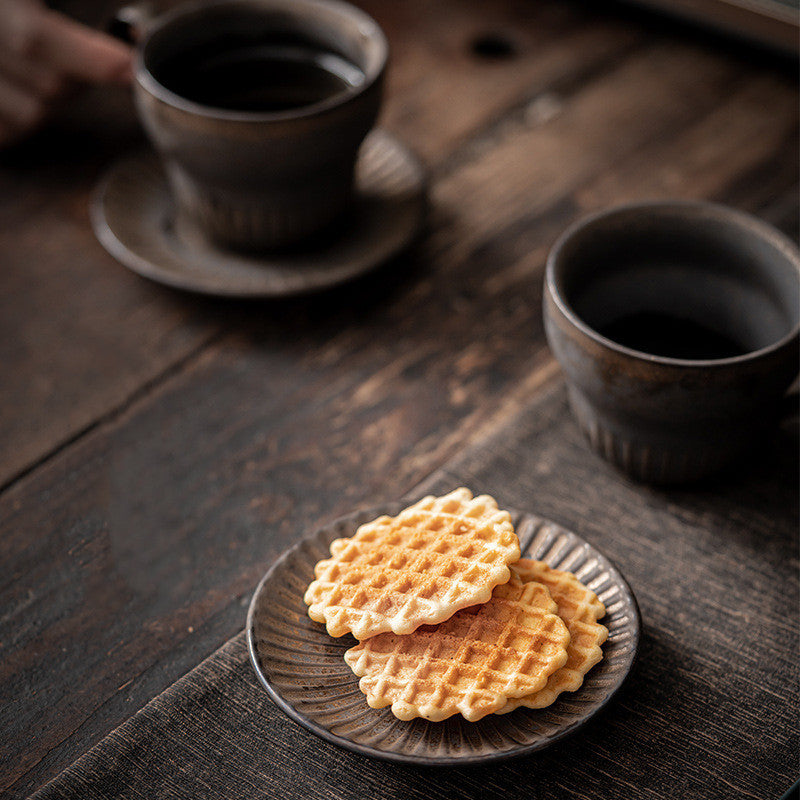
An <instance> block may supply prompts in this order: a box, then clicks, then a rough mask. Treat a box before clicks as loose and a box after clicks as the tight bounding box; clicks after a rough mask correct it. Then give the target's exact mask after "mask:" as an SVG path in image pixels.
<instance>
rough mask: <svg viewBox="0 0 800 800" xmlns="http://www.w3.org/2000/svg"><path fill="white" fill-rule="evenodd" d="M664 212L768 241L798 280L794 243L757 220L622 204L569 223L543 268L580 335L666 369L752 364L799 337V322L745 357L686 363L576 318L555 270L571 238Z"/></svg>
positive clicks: (677, 205) (659, 204)
mask: <svg viewBox="0 0 800 800" xmlns="http://www.w3.org/2000/svg"><path fill="white" fill-rule="evenodd" d="M666 209H674V210H676V211H679V210H683V211H687V210H688V211H692V212H693V213H696V214H698V215H702V216H703V217H705V218H709V217H712V218H715V219H717V220H720V221H724V222H728V223H732V224H734V225H736V226H737V227H739V228H747V229H748V231H749V232H750V234H752V235H755V236H757V237H759V238H761V239H763V240H768V241H770V242H771V243H772V244H773V245H774V246H775V247H776V248H777V249H778V250H780V252H781V253H782V254H783V255H784V256H785V257H786V258H787V260H788V261H790V262H791V263H792V264H793V265H794V268H795V270H796V271H797V273H798V277H799V278H800V250H798V248H797V247H796V245H795V244H794V242H792V240H791V239H789V237H788V236H786V235H785V234H783V233H781V231H779V230H778V229H777V228H775V227H773V226H772V225H770V224H769V223H768V222H765V221H764V220H762V219H759V218H758V217H755V216H753V215H752V214H748V213H747V212H745V211H740V210H739V209H735V208H731V207H730V206H725V205H722V204H721V203H713V202H709V201H705V200H646V201H636V202H630V203H622V204H620V205H616V206H612V207H611V208H607V209H603V210H601V211H596V212H594V213H592V214H589V215H588V216H586V217H583V218H581V219H579V220H577V221H576V222H574V223H572V224H571V225H570V226H569V227H568V228H567V229H566V230H565V231H564V232H563V233H562V234H561V235H560V236H559V237H558V239H557V240H556V242H555V244H554V245H553V246H552V248H551V249H550V252H549V254H548V256H547V263H546V266H545V286H546V289H547V292H548V293H549V295H550V297H551V298H552V300H553V302H554V303H555V304H556V306H557V307H558V310H559V311H560V312H561V314H562V315H563V316H564V317H565V318H566V319H567V320H568V321H569V322H570V323H571V324H572V325H573V326H574V327H575V328H577V329H578V330H579V331H580V332H581V333H583V334H584V335H585V336H587V337H589V338H590V339H591V340H593V341H594V342H595V343H597V344H598V345H600V346H602V347H605V348H607V349H609V350H612V351H614V352H616V353H619V354H620V355H624V356H627V357H629V358H632V359H636V360H639V361H644V362H646V363H648V364H661V365H664V366H669V367H681V368H687V367H688V368H708V367H725V366H732V365H738V364H743V363H747V362H749V361H755V360H757V359H759V358H762V357H763V356H766V355H769V354H771V353H774V352H776V351H778V350H780V349H782V348H783V347H785V346H786V345H788V344H790V343H791V342H792V340H794V339H797V338H798V336H800V320H798V322H797V323H795V325H794V326H793V327H792V328H791V330H790V331H789V332H788V333H786V334H785V335H784V336H782V337H781V338H780V339H778V340H776V341H775V342H772V343H771V344H768V345H766V346H764V347H761V348H759V349H758V350H750V351H748V352H747V353H742V354H741V355H738V356H730V357H728V358H714V359H688V358H673V357H670V356H659V355H654V354H652V353H646V352H644V351H643V350H635V349H633V348H632V347H626V346H625V345H622V344H619V343H618V342H615V341H614V340H613V339H609V338H608V337H606V336H603V335H602V334H601V333H599V332H598V331H596V330H595V329H594V328H592V327H591V326H590V325H588V324H587V323H586V322H584V320H583V319H582V318H581V317H580V316H579V315H578V314H577V312H576V311H575V310H574V309H573V308H572V306H571V305H570V304H569V303H568V302H567V299H566V298H565V297H564V295H563V294H562V292H561V290H560V287H559V286H558V284H557V281H556V276H555V270H556V266H557V264H558V262H559V260H560V256H561V253H562V251H563V249H564V247H565V246H566V245H567V243H568V242H570V241H571V240H572V239H573V237H574V236H576V235H577V234H578V233H580V232H582V231H583V230H585V229H586V228H588V227H589V226H591V225H595V224H597V223H599V222H602V221H603V220H605V219H608V218H611V217H614V216H617V215H619V214H624V213H630V212H632V211H659V210H666Z"/></svg>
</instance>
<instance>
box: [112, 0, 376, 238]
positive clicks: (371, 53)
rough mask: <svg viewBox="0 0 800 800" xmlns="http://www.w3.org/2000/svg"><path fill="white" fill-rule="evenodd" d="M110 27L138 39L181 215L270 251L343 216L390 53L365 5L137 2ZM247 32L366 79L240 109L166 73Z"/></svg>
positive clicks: (155, 137) (141, 85) (149, 121)
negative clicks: (202, 96)
mask: <svg viewBox="0 0 800 800" xmlns="http://www.w3.org/2000/svg"><path fill="white" fill-rule="evenodd" d="M112 24H113V28H112V29H113V30H114V31H115V32H116V33H117V35H121V36H124V37H125V38H129V39H132V40H134V41H135V42H136V58H135V68H134V74H135V88H134V92H135V98H136V104H137V107H138V110H139V114H140V117H141V120H142V123H143V125H144V127H145V130H146V131H147V134H148V136H149V138H150V139H151V141H152V143H153V145H154V146H155V148H156V150H157V151H158V153H159V154H160V156H161V158H162V160H163V162H164V166H165V168H166V172H167V177H168V179H169V182H170V186H171V188H172V191H173V193H174V196H175V200H176V205H177V208H178V216H179V222H180V223H189V224H190V225H192V226H193V227H194V228H195V229H196V230H199V231H201V232H203V233H204V234H205V235H207V236H208V237H209V238H211V239H212V240H214V241H215V242H217V243H218V244H220V245H222V246H228V247H232V248H235V249H244V250H268V249H273V248H276V247H283V246H286V245H291V244H294V243H297V242H298V241H300V240H306V239H307V238H308V237H311V236H314V235H315V234H317V233H319V232H321V231H323V230H325V229H327V228H330V227H331V226H332V225H333V224H334V223H335V222H336V220H337V219H339V218H340V217H341V216H342V215H343V214H344V212H345V211H346V210H347V208H348V206H349V204H350V202H351V199H352V193H353V180H354V169H355V163H356V157H357V154H358V149H359V146H360V145H361V142H362V141H363V139H364V137H365V136H366V134H367V133H368V132H369V130H370V128H372V126H373V125H374V123H375V119H376V117H377V114H378V110H379V107H380V103H381V92H382V84H383V77H384V72H385V68H386V61H387V57H388V45H387V42H386V38H385V36H384V35H383V32H382V31H381V29H380V28H379V27H378V25H377V23H375V21H374V20H373V19H371V18H370V17H369V16H368V15H367V14H365V13H364V12H362V11H360V10H359V9H357V8H355V7H354V6H351V5H349V4H348V3H344V2H339V0H212V1H211V2H207V1H204V2H194V3H188V4H184V5H180V6H178V7H177V8H175V9H174V10H172V11H170V12H168V13H165V14H161V15H157V16H152V15H151V14H150V12H149V7H148V6H147V5H141V4H140V5H134V6H129V7H126V8H124V9H122V10H121V11H119V12H118V13H117V15H116V18H115V21H114V23H112ZM240 41H241V42H243V43H245V45H248V46H252V44H253V43H256V44H257V43H259V42H262V41H263V42H273V43H275V42H277V43H278V45H280V46H284V45H286V46H290V47H294V48H297V47H304V48H308V49H315V50H319V51H320V52H324V53H326V54H334V55H335V56H336V57H338V58H341V59H343V60H344V61H345V62H346V63H348V64H349V65H352V66H354V67H355V68H356V70H357V71H358V72H359V73H360V75H361V76H362V79H360V80H359V81H358V82H356V83H354V84H353V85H348V86H346V88H344V89H342V90H341V91H338V92H335V93H332V94H331V95H330V96H327V97H323V98H322V99H320V100H318V101H317V102H311V103H310V104H308V105H298V106H297V107H293V108H288V109H282V110H261V109H259V110H252V109H250V110H239V109H236V108H223V107H218V106H215V105H210V104H207V103H204V102H198V101H197V100H196V99H192V98H190V97H187V96H185V95H186V93H185V92H184V93H183V94H182V93H181V90H180V89H177V90H173V89H175V86H174V85H173V86H172V88H171V86H170V81H169V80H167V78H165V77H164V76H165V74H167V75H168V65H169V64H171V63H175V59H176V57H177V58H178V59H180V58H181V56H182V54H184V53H185V54H187V55H186V58H193V57H194V55H193V54H196V53H198V52H204V48H206V49H207V50H208V51H211V52H213V49H214V48H215V47H227V48H229V49H231V48H233V49H235V48H236V46H237V42H240ZM243 46H244V45H243ZM162 80H163V82H162ZM234 88H235V87H234Z"/></svg>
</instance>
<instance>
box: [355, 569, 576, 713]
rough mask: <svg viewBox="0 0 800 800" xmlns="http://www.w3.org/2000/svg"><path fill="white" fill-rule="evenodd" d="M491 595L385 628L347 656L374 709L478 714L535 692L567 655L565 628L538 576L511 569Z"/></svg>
mask: <svg viewBox="0 0 800 800" xmlns="http://www.w3.org/2000/svg"><path fill="white" fill-rule="evenodd" d="M511 572H512V576H511V579H510V580H509V581H508V583H505V584H503V585H502V586H498V587H497V588H496V589H495V590H494V592H493V594H492V597H491V599H490V600H489V601H488V602H487V603H484V604H483V605H480V606H473V607H471V608H467V609H464V610H463V611H459V612H458V613H457V614H455V615H454V616H453V617H451V618H450V619H449V620H447V621H446V622H442V623H441V624H439V625H436V626H428V625H426V626H424V627H422V628H418V629H417V630H416V631H414V633H410V634H408V635H406V636H398V635H396V634H393V633H382V634H380V636H374V637H372V638H371V639H367V641H365V642H359V644H357V645H356V646H355V647H351V648H350V649H349V650H348V651H347V652H346V653H345V655H344V659H345V661H346V662H347V663H348V664H349V665H350V667H351V668H352V670H353V672H355V674H356V675H358V676H359V677H360V678H361V680H360V681H359V684H358V685H359V688H360V689H361V691H362V692H364V694H365V695H366V696H367V702H368V703H369V705H370V706H372V708H383V707H384V706H388V705H391V707H392V713H393V714H394V715H395V716H396V717H398V718H399V719H412V718H414V717H423V718H425V719H429V720H432V721H438V720H442V719H447V717H450V716H452V715H453V714H457V713H460V714H462V715H463V716H464V717H465V718H466V719H468V720H471V721H474V720H478V719H481V718H482V717H484V716H486V715H487V714H491V713H492V712H493V711H497V710H498V709H499V708H502V706H503V705H505V703H506V700H507V698H509V697H521V696H522V695H527V694H532V693H534V692H538V691H539V690H540V689H542V688H543V687H544V686H545V684H546V683H547V679H548V677H549V676H550V675H551V674H552V673H553V672H555V671H556V670H558V669H560V668H561V667H562V666H563V665H564V664H565V663H566V660H567V651H566V647H567V645H568V644H569V633H568V631H567V628H566V626H565V625H564V623H563V622H562V621H561V620H560V619H559V617H558V616H557V615H556V614H555V611H556V604H555V603H554V602H553V599H552V598H551V597H550V595H549V593H548V591H547V589H546V588H545V587H544V586H543V585H542V584H540V583H534V582H528V583H524V582H523V581H522V580H521V579H520V578H519V577H517V575H516V574H515V573H514V568H513V567H512V568H511Z"/></svg>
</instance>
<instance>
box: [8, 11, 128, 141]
mask: <svg viewBox="0 0 800 800" xmlns="http://www.w3.org/2000/svg"><path fill="white" fill-rule="evenodd" d="M130 76H131V51H130V48H129V47H127V46H126V45H124V44H122V42H119V41H117V40H116V39H113V38H112V37H110V36H107V35H106V34H103V33H100V32H99V31H95V30H92V29H91V28H87V27H86V26H85V25H81V24H80V23H78V22H75V21H74V20H71V19H69V18H68V17H65V16H64V15H63V14H59V13H58V12H56V11H51V10H50V9H48V8H46V7H45V6H44V5H43V4H42V2H41V1H40V0H0V146H2V145H5V144H9V143H11V142H13V141H15V140H17V139H19V138H21V137H22V136H24V135H25V134H26V133H28V132H30V131H32V130H33V129H35V128H36V127H38V126H39V125H41V123H42V122H43V121H44V120H45V119H46V118H47V115H48V113H49V112H50V111H51V109H52V108H53V106H54V104H55V103H56V102H57V101H58V100H59V99H60V98H62V97H64V96H65V95H66V94H68V93H69V91H70V90H71V89H72V88H74V87H75V86H76V85H79V84H81V83H128V82H129V81H130Z"/></svg>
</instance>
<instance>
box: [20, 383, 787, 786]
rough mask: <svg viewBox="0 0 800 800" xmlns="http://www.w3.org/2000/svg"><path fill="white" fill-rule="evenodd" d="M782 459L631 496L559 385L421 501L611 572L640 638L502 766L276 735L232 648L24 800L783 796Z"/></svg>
mask: <svg viewBox="0 0 800 800" xmlns="http://www.w3.org/2000/svg"><path fill="white" fill-rule="evenodd" d="M797 455H798V454H797V448H796V447H795V446H794V444H793V443H792V441H791V440H790V439H788V438H783V439H781V438H777V439H776V440H775V441H774V442H772V446H771V447H770V448H768V449H767V450H766V451H765V452H764V454H763V457H762V458H759V459H757V460H754V461H753V462H752V463H751V465H750V469H744V470H740V471H739V472H738V473H737V474H736V475H734V476H729V477H728V478H727V479H726V480H724V481H720V482H718V483H717V484H716V485H709V486H706V487H704V488H700V489H694V490H691V491H675V490H672V491H660V490H654V489H647V488H643V487H641V486H638V485H635V484H633V483H631V482H630V481H628V480H627V479H626V478H624V477H622V476H621V475H620V474H619V473H617V472H616V471H615V470H614V469H613V468H612V467H611V466H609V465H608V464H606V463H604V462H603V461H601V460H600V459H599V458H598V457H596V456H594V455H593V454H591V453H589V452H588V449H587V445H586V443H585V442H584V440H583V438H582V437H581V435H580V433H579V432H578V430H577V426H576V425H575V423H574V421H573V420H572V418H571V416H570V415H569V413H568V410H567V407H566V402H565V392H564V390H563V386H562V384H561V382H560V381H557V382H556V383H555V385H553V382H552V381H550V383H549V385H547V386H546V387H545V390H544V391H542V392H540V393H539V394H538V395H537V397H536V399H534V400H533V401H532V402H529V403H528V404H527V406H526V407H525V408H523V409H522V411H521V413H519V414H517V415H516V416H515V417H512V418H511V419H510V420H508V421H507V424H506V425H505V426H504V427H502V428H501V429H500V430H499V431H496V432H495V433H494V435H492V436H491V437H489V438H487V439H485V440H484V441H483V442H481V443H480V445H479V446H477V447H473V448H471V449H470V450H469V451H468V452H466V453H464V454H461V455H460V456H458V457H457V458H455V459H454V460H452V461H451V462H450V463H448V464H447V465H446V466H445V467H444V468H442V469H440V470H438V471H437V472H436V474H435V475H433V476H432V477H431V478H430V479H429V480H427V481H425V483H424V484H423V485H422V486H421V487H418V490H419V491H432V492H437V493H438V492H443V491H446V490H447V489H450V488H452V487H453V486H457V485H462V484H463V485H468V486H471V487H473V488H474V489H475V490H476V491H488V492H490V493H492V494H493V495H494V496H496V497H497V498H498V499H499V500H500V502H501V504H503V505H508V506H512V507H516V508H524V509H531V510H535V511H536V512H537V513H541V514H545V515H547V516H549V517H550V518H552V519H555V520H557V521H559V522H560V523H562V524H564V525H567V526H568V527H570V528H572V529H573V530H576V531H578V532H580V533H581V535H583V536H584V537H585V538H587V539H588V540H589V541H590V542H591V543H592V544H594V545H595V546H597V547H599V548H601V549H602V550H603V551H604V552H605V553H607V554H608V555H609V556H610V557H611V558H613V559H614V560H615V562H616V563H617V565H618V566H619V567H620V569H621V570H622V571H623V573H624V574H625V575H626V577H627V578H628V580H629V582H630V583H631V585H632V587H633V589H634V591H635V593H636V595H637V597H638V600H639V603H640V606H641V610H642V615H643V620H644V635H643V639H642V644H641V651H640V657H639V660H638V662H637V665H636V667H635V670H634V672H633V673H632V675H631V678H630V679H629V681H628V683H627V685H626V687H625V688H624V689H623V691H622V692H621V694H620V696H619V697H618V698H617V699H616V700H615V701H614V702H613V703H612V705H611V706H610V707H609V708H608V709H607V710H606V711H605V712H604V713H603V714H602V715H601V716H600V718H598V719H597V720H594V721H593V722H591V723H590V724H589V725H587V726H586V727H585V728H584V729H582V730H581V731H580V732H578V733H577V734H575V735H574V736H573V737H571V738H570V739H567V740H565V741H564V742H562V743H559V744H558V745H556V746H554V747H552V748H550V749H549V750H547V751H545V752H543V753H537V754H534V755H533V756H530V757H527V758H521V759H517V760H514V761H511V762H507V763H504V764H501V765H492V766H485V767H481V766H476V767H465V768H458V767H453V768H448V769H439V770H435V769H419V768H414V767H404V766H398V765H396V764H385V763H382V762H379V761H375V760H370V759H368V758H364V757H363V756H360V755H357V754H353V753H349V752H347V751H345V750H341V749H339V748H336V747H335V746H333V745H330V744H328V743H326V742H323V741H322V740H319V739H317V738H315V737H314V736H313V735H311V734H310V733H308V732H306V731H305V730H303V729H302V728H301V727H300V726H298V725H296V724H295V723H293V722H291V721H289V720H288V719H287V718H286V717H285V716H284V715H283V714H282V712H281V711H279V710H278V709H277V707H276V706H274V705H273V704H272V703H271V702H270V701H269V700H268V699H267V697H266V694H265V692H264V690H263V688H262V687H261V686H260V685H259V684H258V683H257V681H256V678H255V676H254V674H253V672H252V668H251V666H250V664H249V660H248V657H247V652H246V646H245V642H244V637H243V635H239V636H237V637H236V638H235V639H233V640H232V641H230V642H228V644H226V645H225V647H224V648H222V650H221V651H219V652H218V653H216V654H215V655H214V656H213V657H212V658H210V659H209V660H208V661H206V662H204V663H203V664H202V665H200V666H199V667H198V668H197V669H196V670H195V671H194V672H193V673H192V674H190V675H188V676H186V677H185V678H184V679H182V680H181V681H179V682H178V683H177V684H176V685H174V686H173V687H171V688H170V689H169V690H168V691H167V692H165V693H164V694H162V695H161V696H159V697H157V698H156V699H155V700H154V701H153V702H151V703H150V704H148V705H147V706H146V707H145V709H144V710H143V711H142V712H141V714H139V715H137V716H136V717H135V718H133V719H132V720H130V721H129V722H127V723H125V725H123V726H122V727H121V728H119V729H117V730H116V731H114V732H113V733H112V734H111V735H110V736H109V737H108V738H107V739H105V740H103V742H101V744H100V745H99V746H98V747H97V748H95V750H93V751H92V752H90V753H89V754H87V756H86V757H84V758H82V759H80V760H79V761H78V762H77V763H76V764H75V765H73V766H72V767H70V768H69V770H68V771H67V772H66V773H65V774H64V775H62V776H60V777H59V779H57V780H56V781H55V782H54V783H52V784H50V785H49V786H48V787H46V788H45V789H44V790H43V791H42V792H41V794H39V795H37V797H36V800H50V799H51V798H53V799H54V798H58V799H59V800H72V798H75V800H78V798H80V800H84V798H104V797H109V796H110V795H111V793H112V791H113V795H114V797H116V798H123V799H124V798H134V797H139V796H140V794H139V787H141V786H147V789H148V791H149V792H151V793H153V795H155V796H158V797H160V798H164V800H169V799H170V798H183V797H191V796H197V795H198V794H207V795H212V796H225V797H226V798H229V799H230V800H238V798H242V799H244V798H249V797H252V796H254V795H258V796H261V795H263V796H268V797H271V796H276V795H280V796H282V797H287V798H302V797H310V796H320V795H321V794H322V793H324V796H325V797H330V798H341V799H344V798H360V797H364V796H375V797H378V796H380V797H397V798H400V797H402V798H409V800H415V799H416V798H420V800H421V799H422V798H425V799H426V800H428V799H436V798H442V799H444V798H447V799H448V800H451V798H473V797H476V796H478V795H481V796H487V797H495V796H496V797H503V798H508V799H509V800H514V799H515V798H529V797H537V798H551V797H565V798H566V797H569V798H573V797H575V798H587V799H588V798H595V797H602V798H604V800H656V798H663V797H665V796H674V797H687V798H689V797H692V798H694V797H703V798H707V799H708V800H717V799H719V800H727V798H730V797H743V798H757V799H759V800H760V799H761V798H773V797H779V796H780V795H781V794H782V793H783V792H784V790H785V789H786V788H788V787H789V786H790V785H791V783H792V782H793V781H794V780H795V777H796V774H795V772H794V769H795V764H796V759H795V756H796V754H797V748H798V744H799V743H798V733H797V727H796V725H795V721H796V719H797V714H798V712H799V711H800V708H798V706H799V705H800V703H799V702H798V697H799V696H800V695H799V694H798V689H799V688H800V687H799V686H798V677H797V671H796V663H795V662H796V652H795V643H796V641H797V635H798V633H800V630H799V628H800V626H798V620H797V614H796V608H797V603H798V600H799V599H800V598H799V597H798V581H797V556H798V542H797V537H796V535H795V534H796V530H797V523H798V516H797V515H798V509H797V491H796V487H797V480H798V458H797ZM531 713H536V712H531ZM199 742H202V743H203V746H202V747H198V743H199ZM532 776H535V778H534V777H532ZM111 787H113V790H112V789H111Z"/></svg>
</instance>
